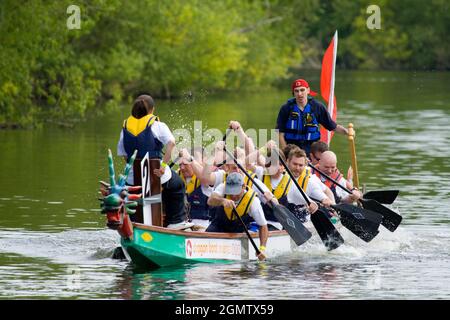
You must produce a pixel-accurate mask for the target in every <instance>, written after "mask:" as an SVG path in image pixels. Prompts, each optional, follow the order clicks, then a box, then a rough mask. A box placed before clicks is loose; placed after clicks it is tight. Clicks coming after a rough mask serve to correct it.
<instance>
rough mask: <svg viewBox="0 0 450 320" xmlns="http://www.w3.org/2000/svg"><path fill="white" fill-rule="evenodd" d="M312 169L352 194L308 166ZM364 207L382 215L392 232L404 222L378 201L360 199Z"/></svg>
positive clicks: (383, 220) (383, 222)
mask: <svg viewBox="0 0 450 320" xmlns="http://www.w3.org/2000/svg"><path fill="white" fill-rule="evenodd" d="M308 165H309V166H310V167H311V168H313V169H314V170H316V171H317V172H318V173H320V174H321V175H322V176H324V177H325V178H326V179H328V180H330V181H331V182H333V183H334V184H336V185H337V186H338V187H340V188H341V189H342V190H344V191H345V192H347V193H349V194H352V192H351V191H350V190H348V189H347V188H346V187H344V186H343V185H341V184H339V183H338V182H337V181H336V180H334V179H333V178H331V177H329V176H328V175H327V174H325V173H324V172H322V171H320V170H319V169H317V168H316V167H314V166H313V165H312V164H310V163H309V164H308ZM358 201H359V202H360V203H361V204H362V206H363V207H364V208H365V209H368V210H371V211H374V212H377V213H379V214H381V215H382V217H383V219H382V221H381V224H382V225H383V226H384V227H385V228H386V229H388V230H389V231H391V232H394V231H395V229H397V227H398V225H399V224H400V222H401V221H402V216H401V215H399V214H398V213H397V212H394V211H392V210H391V209H389V208H387V207H385V206H383V205H382V204H381V203H379V202H378V201H376V200H372V199H364V198H362V199H359V200H358Z"/></svg>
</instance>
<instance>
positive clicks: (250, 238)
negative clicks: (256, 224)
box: [233, 208, 261, 256]
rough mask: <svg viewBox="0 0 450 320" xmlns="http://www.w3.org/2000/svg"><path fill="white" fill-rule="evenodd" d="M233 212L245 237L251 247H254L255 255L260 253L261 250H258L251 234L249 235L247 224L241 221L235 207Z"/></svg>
mask: <svg viewBox="0 0 450 320" xmlns="http://www.w3.org/2000/svg"><path fill="white" fill-rule="evenodd" d="M233 213H234V215H235V216H236V218H238V219H239V221H240V222H241V224H242V227H243V228H244V231H245V233H246V234H247V238H248V240H250V242H251V244H252V247H253V249H255V252H256V256H259V255H260V254H261V251H259V249H258V247H257V246H256V243H255V241H254V240H253V238H252V236H251V235H250V233H249V232H248V229H247V226H246V225H245V223H244V221H242V218H241V217H240V216H239V214H238V213H237V212H236V209H235V208H233Z"/></svg>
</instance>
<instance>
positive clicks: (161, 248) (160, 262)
mask: <svg viewBox="0 0 450 320" xmlns="http://www.w3.org/2000/svg"><path fill="white" fill-rule="evenodd" d="M121 243H122V246H123V247H124V249H125V250H126V251H127V253H128V254H129V256H130V258H131V260H132V261H133V262H134V263H135V264H138V265H145V266H159V267H168V266H175V265H182V264H188V263H197V262H206V263H230V262H233V261H236V260H226V259H208V258H187V257H186V246H185V243H186V237H185V236H181V235H173V234H167V233H159V232H154V231H149V230H141V229H139V228H136V227H135V228H134V237H133V240H124V239H122V240H121Z"/></svg>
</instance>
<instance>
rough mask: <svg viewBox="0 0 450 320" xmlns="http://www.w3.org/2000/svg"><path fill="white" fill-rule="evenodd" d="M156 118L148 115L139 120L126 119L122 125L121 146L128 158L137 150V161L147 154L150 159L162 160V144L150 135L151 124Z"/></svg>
mask: <svg viewBox="0 0 450 320" xmlns="http://www.w3.org/2000/svg"><path fill="white" fill-rule="evenodd" d="M155 121H158V117H156V116H154V115H152V114H149V115H146V116H145V117H142V118H140V119H136V118H135V117H133V116H130V117H128V119H127V120H125V121H124V123H123V145H124V148H125V152H126V153H127V156H128V158H130V157H131V156H132V155H133V152H134V150H136V149H137V150H138V153H137V156H136V158H137V159H143V158H144V157H145V154H146V153H147V152H148V153H149V157H150V159H152V158H159V159H162V149H163V144H162V143H161V141H159V140H158V139H156V138H155V136H154V135H153V133H152V130H151V127H152V124H153V123H154V122H155Z"/></svg>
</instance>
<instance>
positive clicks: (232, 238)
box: [121, 223, 296, 267]
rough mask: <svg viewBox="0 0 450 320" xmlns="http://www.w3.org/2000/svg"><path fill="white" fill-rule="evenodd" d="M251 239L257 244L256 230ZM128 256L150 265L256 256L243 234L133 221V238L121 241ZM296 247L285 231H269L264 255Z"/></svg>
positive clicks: (207, 261) (143, 264)
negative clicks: (175, 227) (181, 229)
mask: <svg viewBox="0 0 450 320" xmlns="http://www.w3.org/2000/svg"><path fill="white" fill-rule="evenodd" d="M252 238H253V240H254V241H255V243H256V245H257V246H259V237H258V234H257V233H252ZM121 244H122V248H123V249H124V251H125V253H126V255H127V258H129V259H130V260H131V261H133V263H135V264H137V265H141V266H149V267H169V266H177V265H183V264H190V263H202V262H203V263H230V262H236V261H242V260H253V259H256V254H255V250H254V248H253V246H252V245H251V243H250V241H249V239H248V238H247V235H246V234H245V233H217V232H194V231H179V230H172V229H167V228H162V227H156V226H147V225H143V224H138V223H133V239H132V240H129V239H123V238H122V240H121ZM295 247H296V245H295V243H294V242H293V241H292V240H291V238H290V237H289V235H288V234H287V232H286V231H270V232H269V239H268V242H267V254H268V256H270V257H273V256H276V255H279V254H283V253H288V252H290V251H292V249H294V248H295Z"/></svg>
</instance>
